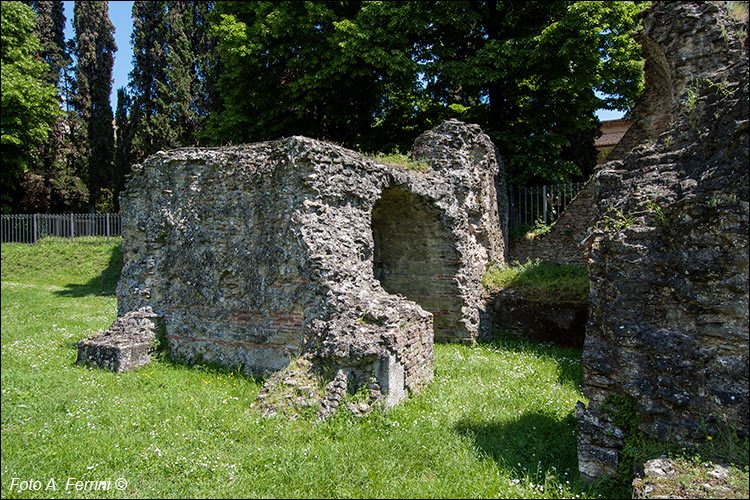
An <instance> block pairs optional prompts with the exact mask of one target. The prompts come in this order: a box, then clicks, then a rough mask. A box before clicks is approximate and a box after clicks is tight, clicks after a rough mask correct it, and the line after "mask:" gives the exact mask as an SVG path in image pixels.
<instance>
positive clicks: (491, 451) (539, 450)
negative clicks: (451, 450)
mask: <svg viewBox="0 0 750 500" xmlns="http://www.w3.org/2000/svg"><path fill="white" fill-rule="evenodd" d="M454 428H455V430H456V432H458V433H459V434H461V435H464V436H467V437H470V438H471V439H473V440H474V443H475V445H476V447H477V448H478V449H479V450H481V451H482V452H483V453H485V454H486V455H487V456H488V457H490V458H492V459H493V460H495V461H496V462H497V463H498V464H499V465H500V466H501V467H503V468H506V469H508V470H512V471H513V472H515V474H516V476H517V477H518V478H519V479H521V478H525V477H529V478H530V479H531V481H533V482H534V483H537V484H544V480H545V477H548V476H555V477H556V478H557V482H558V483H562V484H565V481H570V484H569V486H570V488H571V491H573V492H575V493H579V494H580V493H583V492H584V491H587V490H588V489H589V487H588V486H587V485H585V484H584V483H582V482H581V480H580V478H579V474H578V455H577V441H576V434H575V433H576V420H575V417H574V416H573V415H572V414H570V415H568V416H567V417H566V418H565V419H563V420H559V419H557V418H554V417H551V416H548V415H544V414H541V413H527V414H525V415H522V416H521V417H520V418H518V419H517V420H515V421H513V422H492V421H488V422H476V421H470V420H466V421H460V422H458V423H457V424H456V425H455V427H454ZM566 473H567V474H566Z"/></svg>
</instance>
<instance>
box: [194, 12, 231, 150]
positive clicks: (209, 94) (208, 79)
mask: <svg viewBox="0 0 750 500" xmlns="http://www.w3.org/2000/svg"><path fill="white" fill-rule="evenodd" d="M190 4H191V6H192V12H191V14H192V26H191V28H190V31H189V32H188V33H189V35H190V47H191V50H192V55H193V58H194V59H193V65H194V71H193V80H192V83H191V99H192V105H191V107H192V108H193V109H194V113H195V140H196V141H197V142H198V143H201V144H205V143H208V142H209V139H208V137H206V136H205V135H204V134H203V131H204V130H205V124H206V120H207V119H208V117H209V116H210V115H211V113H214V112H218V111H220V110H221V109H222V108H223V102H222V98H221V94H220V93H219V88H218V81H219V75H220V74H221V72H222V71H223V67H222V64H221V60H220V59H219V56H218V50H217V39H216V36H215V35H214V33H213V30H212V29H211V22H210V20H211V18H213V17H214V16H215V15H216V10H215V3H214V2H200V1H197V2H196V1H192V2H190Z"/></svg>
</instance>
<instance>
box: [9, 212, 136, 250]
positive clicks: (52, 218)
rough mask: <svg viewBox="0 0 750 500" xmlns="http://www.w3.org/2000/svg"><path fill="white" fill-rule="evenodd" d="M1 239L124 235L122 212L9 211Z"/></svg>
mask: <svg viewBox="0 0 750 500" xmlns="http://www.w3.org/2000/svg"><path fill="white" fill-rule="evenodd" d="M1 217H2V220H1V221H0V241H2V242H3V243H11V242H13V243H36V242H37V241H39V240H41V239H42V238H48V237H58V238H66V239H70V241H71V243H72V242H73V240H74V239H75V238H85V237H91V236H96V237H106V238H107V243H109V238H110V237H114V236H121V235H122V219H121V217H120V214H10V215H2V216H1Z"/></svg>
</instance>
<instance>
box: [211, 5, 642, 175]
mask: <svg viewBox="0 0 750 500" xmlns="http://www.w3.org/2000/svg"><path fill="white" fill-rule="evenodd" d="M639 9H640V6H639V4H637V3H634V2H568V1H558V2H546V1H545V2H541V1H536V2H534V1H529V2H520V1H505V2H501V1H497V0H485V1H474V0H466V1H451V2H445V1H436V0H432V1H419V2H416V1H410V2H356V1H354V2H250V3H245V2H221V3H220V4H219V5H218V7H217V15H216V16H215V17H214V19H213V24H214V31H215V33H216V35H217V37H218V47H219V52H220V54H221V56H222V58H223V62H224V65H225V66H224V67H225V70H224V72H223V73H222V75H221V78H220V80H219V85H218V88H219V91H220V93H221V96H222V98H223V99H224V109H223V110H222V111H221V112H217V113H214V114H213V115H212V116H211V117H210V119H209V122H208V124H207V127H206V131H205V134H206V135H208V136H210V138H211V139H212V141H213V142H216V143H223V142H234V143H238V142H248V141H256V140H263V139H271V138H276V137H282V136H286V135H293V134H304V135H308V136H312V137H318V138H324V139H330V140H334V141H338V142H342V143H344V144H345V145H347V146H349V147H355V148H357V147H359V148H362V149H377V150H381V151H384V150H385V151H388V150H390V149H392V148H394V147H404V146H406V147H408V145H409V144H410V142H411V140H412V139H413V137H414V136H415V135H416V134H417V133H419V132H421V131H423V130H425V129H426V128H428V127H430V126H432V125H435V124H436V123H438V122H439V121H440V120H442V119H445V118H449V117H456V116H457V117H460V118H462V119H464V120H466V121H471V122H475V123H479V124H480V125H481V126H482V127H483V128H484V130H485V131H486V132H488V133H489V134H490V136H491V137H492V138H493V140H494V141H495V143H496V144H497V146H498V149H499V151H500V154H501V155H502V156H503V158H504V160H505V162H506V165H507V167H508V170H509V173H510V179H511V181H512V182H514V183H516V184H529V183H536V182H560V181H564V180H569V179H571V178H575V177H578V178H582V177H585V176H587V175H588V174H589V173H590V171H591V169H592V168H593V164H594V162H595V155H594V154H593V151H594V148H593V140H594V138H595V136H596V134H597V132H598V128H599V123H598V121H597V120H596V118H595V115H594V111H595V110H597V109H599V108H609V109H628V108H629V107H630V106H631V105H632V104H633V102H634V101H635V99H636V98H637V96H638V94H639V92H640V90H641V87H642V71H641V57H640V48H639V46H638V44H637V43H635V41H634V39H633V37H632V34H633V32H634V30H635V28H636V22H635V14H636V13H637V11H638V10H639Z"/></svg>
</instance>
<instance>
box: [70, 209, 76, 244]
mask: <svg viewBox="0 0 750 500" xmlns="http://www.w3.org/2000/svg"><path fill="white" fill-rule="evenodd" d="M74 233H75V231H74V229H73V214H70V242H71V243H73V234H74Z"/></svg>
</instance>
